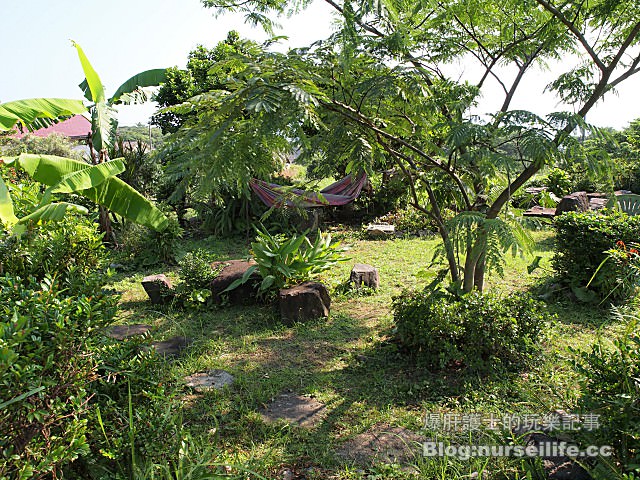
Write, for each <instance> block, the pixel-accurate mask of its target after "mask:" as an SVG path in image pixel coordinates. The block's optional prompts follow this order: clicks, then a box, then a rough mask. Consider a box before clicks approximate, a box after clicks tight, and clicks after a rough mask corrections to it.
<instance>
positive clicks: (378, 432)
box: [336, 424, 425, 467]
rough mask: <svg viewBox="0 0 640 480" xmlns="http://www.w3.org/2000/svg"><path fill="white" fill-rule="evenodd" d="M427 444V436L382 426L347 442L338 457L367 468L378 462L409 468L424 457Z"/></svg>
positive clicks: (403, 429) (337, 452)
mask: <svg viewBox="0 0 640 480" xmlns="http://www.w3.org/2000/svg"><path fill="white" fill-rule="evenodd" d="M424 441H425V438H424V437H422V436H420V435H418V434H417V433H415V432H412V431H411V430H408V429H406V428H402V427H392V426H390V425H385V424H379V425H374V426H373V427H372V428H370V429H369V430H367V431H366V432H364V433H361V434H359V435H356V436H355V437H353V438H352V439H350V440H347V441H346V442H345V443H343V444H342V446H341V447H340V448H339V449H338V450H337V451H336V454H337V455H338V456H339V457H341V458H343V459H344V460H347V461H350V462H353V463H355V464H357V465H360V466H364V467H366V466H370V465H372V464H374V463H376V462H384V463H397V464H399V465H407V466H408V465H412V464H414V463H415V461H416V459H417V458H419V457H421V455H422V448H423V447H422V444H423V442H424Z"/></svg>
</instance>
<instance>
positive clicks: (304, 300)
mask: <svg viewBox="0 0 640 480" xmlns="http://www.w3.org/2000/svg"><path fill="white" fill-rule="evenodd" d="M278 305H279V307H280V318H281V319H282V322H283V323H284V324H285V325H293V324H294V323H295V322H304V321H307V320H314V319H316V318H326V317H328V316H329V310H330V308H331V297H330V296H329V291H328V290H327V287H325V286H324V285H323V284H322V283H318V282H304V283H301V284H300V285H296V286H295V287H291V288H283V289H282V290H280V292H279V293H278Z"/></svg>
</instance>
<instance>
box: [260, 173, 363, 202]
mask: <svg viewBox="0 0 640 480" xmlns="http://www.w3.org/2000/svg"><path fill="white" fill-rule="evenodd" d="M366 183H367V174H366V173H364V172H361V173H359V174H358V175H357V176H355V177H354V176H353V175H347V176H346V177H344V178H343V179H341V180H338V181H337V182H335V183H332V184H331V185H329V186H328V187H326V188H323V189H322V190H320V193H317V192H308V191H306V190H300V189H298V188H288V187H283V186H282V185H277V184H275V183H267V182H265V181H263V180H257V179H255V178H253V179H251V182H249V185H250V186H251V189H252V190H253V191H254V192H255V194H256V195H257V196H258V197H259V198H260V200H262V201H263V202H264V203H265V204H266V205H267V206H268V207H276V208H282V207H284V206H287V207H292V206H296V207H301V208H310V207H336V206H339V205H346V204H347V203H351V202H353V201H354V200H355V199H356V198H358V196H359V195H360V192H361V191H362V188H363V187H364V185H365V184H366ZM291 197H295V199H292V198H291Z"/></svg>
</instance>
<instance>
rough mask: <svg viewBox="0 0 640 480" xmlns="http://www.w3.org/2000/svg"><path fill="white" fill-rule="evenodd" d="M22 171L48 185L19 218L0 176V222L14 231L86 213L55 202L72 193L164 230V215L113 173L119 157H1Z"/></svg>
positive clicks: (117, 170) (120, 169) (120, 163)
mask: <svg viewBox="0 0 640 480" xmlns="http://www.w3.org/2000/svg"><path fill="white" fill-rule="evenodd" d="M4 163H6V164H14V165H15V166H18V167H19V168H21V169H22V170H23V171H25V172H26V173H27V174H28V175H29V176H30V177H31V178H32V179H33V180H35V181H37V182H39V183H42V184H43V185H46V186H47V187H48V188H47V189H46V190H45V191H44V193H43V194H42V197H41V201H40V204H39V205H38V206H37V207H36V208H35V210H34V211H33V212H31V213H30V214H29V215H26V216H24V217H22V218H18V217H17V216H16V215H15V212H14V209H13V203H12V200H11V196H10V194H9V190H8V188H7V186H6V184H5V183H4V181H3V180H2V178H1V177H0V221H1V222H2V223H3V224H4V225H5V226H6V227H8V228H12V229H13V233H14V234H21V233H22V232H24V231H25V229H26V227H27V226H28V224H29V223H30V222H36V223H37V222H38V221H56V220H60V219H61V218H62V217H63V216H64V215H65V214H66V213H67V212H69V211H77V212H80V213H86V208H84V207H82V206H80V205H75V204H72V203H68V202H55V201H53V199H54V198H55V197H54V195H55V194H69V193H75V194H78V195H82V196H83V197H85V198H88V199H90V200H92V201H94V202H95V203H97V204H98V205H102V206H103V207H105V208H107V209H108V210H110V211H112V212H114V213H116V214H118V215H121V216H123V217H125V218H127V219H130V220H132V221H134V222H136V223H139V224H141V225H145V226H148V227H150V228H154V229H156V230H164V228H166V225H167V218H166V217H165V216H164V214H163V213H162V212H161V211H160V210H159V209H158V208H156V207H155V206H153V204H152V203H151V202H149V201H148V200H147V199H146V198H144V197H143V196H142V195H141V194H140V193H138V192H137V191H136V190H135V189H134V188H133V187H131V186H130V185H128V184H127V183H125V182H123V181H122V180H120V179H119V178H117V177H116V175H118V174H120V173H122V172H123V171H124V169H125V165H124V162H123V161H122V159H114V160H110V161H108V162H104V163H101V164H98V165H90V164H88V163H85V162H81V161H78V160H72V159H70V158H64V157H57V156H55V155H32V154H22V155H20V156H18V157H14V158H10V159H5V160H4Z"/></svg>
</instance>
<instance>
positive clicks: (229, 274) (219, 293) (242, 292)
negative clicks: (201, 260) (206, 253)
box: [209, 260, 260, 305]
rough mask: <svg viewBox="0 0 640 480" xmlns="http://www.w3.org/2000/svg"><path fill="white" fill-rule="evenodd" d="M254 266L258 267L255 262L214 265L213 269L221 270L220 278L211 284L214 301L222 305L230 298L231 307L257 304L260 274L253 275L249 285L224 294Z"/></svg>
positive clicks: (230, 261) (243, 261)
mask: <svg viewBox="0 0 640 480" xmlns="http://www.w3.org/2000/svg"><path fill="white" fill-rule="evenodd" d="M254 265H256V262H254V261H253V260H249V261H246V260H228V261H226V262H214V263H212V264H211V268H213V269H216V270H217V269H220V273H219V274H218V276H217V277H216V278H214V279H213V280H211V283H210V284H209V287H210V288H211V298H212V299H213V301H214V302H215V303H217V304H220V303H222V302H223V300H224V299H225V298H228V300H229V303H230V304H231V305H247V304H251V303H255V302H256V300H257V295H258V286H259V285H260V275H258V272H254V273H252V274H251V276H250V277H249V280H248V281H247V283H245V284H243V285H240V286H238V287H237V288H234V289H233V290H231V291H229V292H226V293H223V292H224V291H225V290H226V289H227V287H228V286H229V285H231V284H232V283H233V282H235V281H236V280H238V279H240V278H242V276H243V275H244V274H245V272H246V271H247V270H248V269H249V268H250V267H252V266H254Z"/></svg>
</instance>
